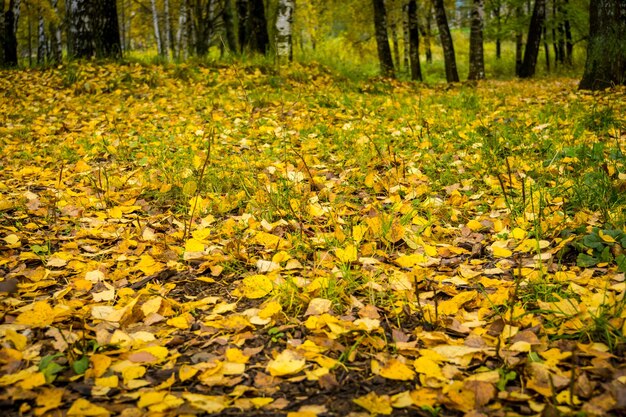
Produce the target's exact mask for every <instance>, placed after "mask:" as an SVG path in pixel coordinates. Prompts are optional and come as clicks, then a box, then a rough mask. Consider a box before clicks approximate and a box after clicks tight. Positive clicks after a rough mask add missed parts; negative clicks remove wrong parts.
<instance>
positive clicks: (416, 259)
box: [396, 253, 428, 268]
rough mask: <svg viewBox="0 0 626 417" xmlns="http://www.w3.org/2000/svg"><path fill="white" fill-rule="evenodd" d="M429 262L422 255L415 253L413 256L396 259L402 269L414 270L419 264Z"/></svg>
mask: <svg viewBox="0 0 626 417" xmlns="http://www.w3.org/2000/svg"><path fill="white" fill-rule="evenodd" d="M426 262H428V259H426V257H425V256H424V255H422V254H421V253H414V254H412V255H402V256H400V257H398V258H397V259H396V263H397V264H398V265H399V266H401V267H402V268H412V267H414V266H415V265H417V264H422V263H426Z"/></svg>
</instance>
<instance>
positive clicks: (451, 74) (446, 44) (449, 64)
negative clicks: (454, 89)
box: [433, 0, 459, 83]
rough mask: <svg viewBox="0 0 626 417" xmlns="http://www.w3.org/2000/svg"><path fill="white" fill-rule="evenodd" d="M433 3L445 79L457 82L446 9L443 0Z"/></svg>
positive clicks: (435, 0) (457, 77)
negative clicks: (441, 49) (441, 48)
mask: <svg viewBox="0 0 626 417" xmlns="http://www.w3.org/2000/svg"><path fill="white" fill-rule="evenodd" d="M433 5H434V7H435V19H436V20H437V27H438V28H439V37H440V39H441V46H442V47H443V56H444V61H445V65H446V80H447V81H448V82H449V83H452V82H458V81H459V73H458V71H457V69H456V57H455V56H454V44H453V42H452V35H451V34H450V27H449V26H448V19H447V17H446V9H445V8H444V5H443V0H433Z"/></svg>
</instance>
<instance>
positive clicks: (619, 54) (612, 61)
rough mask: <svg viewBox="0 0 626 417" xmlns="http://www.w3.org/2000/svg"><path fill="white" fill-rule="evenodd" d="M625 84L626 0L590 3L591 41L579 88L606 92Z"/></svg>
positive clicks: (598, 0)
mask: <svg viewBox="0 0 626 417" xmlns="http://www.w3.org/2000/svg"><path fill="white" fill-rule="evenodd" d="M624 84H626V0H593V1H591V2H590V3H589V40H588V41H587V61H586V63H585V73H584V75H583V78H582V80H581V81H580V84H579V86H578V87H579V88H580V89H583V90H603V89H605V88H608V87H611V86H613V85H624Z"/></svg>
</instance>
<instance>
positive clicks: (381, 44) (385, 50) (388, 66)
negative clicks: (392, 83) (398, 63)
mask: <svg viewBox="0 0 626 417" xmlns="http://www.w3.org/2000/svg"><path fill="white" fill-rule="evenodd" d="M372 2H373V5H374V29H375V33H376V48H377V50H378V61H379V63H380V72H381V73H382V75H383V76H385V77H393V76H394V74H393V58H392V57H391V49H390V48H389V39H388V38H387V16H386V15H387V13H386V11H385V2H384V0H372Z"/></svg>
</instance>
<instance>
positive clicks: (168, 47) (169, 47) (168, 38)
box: [163, 0, 174, 58]
mask: <svg viewBox="0 0 626 417" xmlns="http://www.w3.org/2000/svg"><path fill="white" fill-rule="evenodd" d="M163 14H164V20H165V55H166V56H167V57H168V58H169V56H170V51H173V50H174V37H173V36H172V24H171V22H170V2H169V0H165V1H164V2H163Z"/></svg>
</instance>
